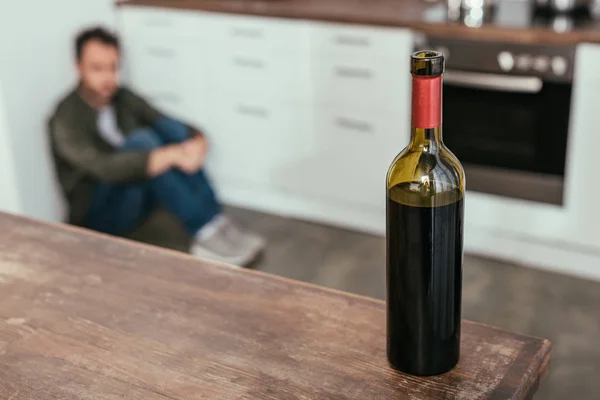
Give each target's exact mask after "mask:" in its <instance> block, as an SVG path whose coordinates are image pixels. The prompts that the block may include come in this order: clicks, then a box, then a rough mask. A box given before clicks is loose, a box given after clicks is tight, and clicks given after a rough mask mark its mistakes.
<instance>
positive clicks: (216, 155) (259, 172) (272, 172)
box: [208, 96, 306, 189]
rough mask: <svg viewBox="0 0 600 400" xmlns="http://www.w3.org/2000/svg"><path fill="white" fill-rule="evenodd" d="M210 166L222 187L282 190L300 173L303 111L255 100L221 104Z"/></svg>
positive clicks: (231, 98)
mask: <svg viewBox="0 0 600 400" xmlns="http://www.w3.org/2000/svg"><path fill="white" fill-rule="evenodd" d="M214 105H215V115H214V118H215V119H214V121H215V122H214V129H213V131H212V134H211V137H210V142H211V153H210V155H209V159H208V166H209V169H210V172H211V174H213V175H214V176H215V177H216V179H219V180H220V181H221V182H220V184H233V185H240V186H245V187H256V188H257V189H258V188H261V187H262V188H282V187H285V186H286V185H287V184H288V181H289V180H290V179H292V178H293V176H294V174H295V169H296V168H298V167H299V164H298V163H297V161H296V157H295V152H296V151H298V147H299V146H298V142H299V138H301V137H302V135H303V134H304V132H306V127H305V126H304V124H305V120H304V118H303V115H304V113H303V110H302V109H301V108H299V107H291V106H289V105H286V104H284V103H277V102H270V101H266V100H261V99H257V98H252V97H242V96H238V97H235V96H218V97H217V98H215V102H214Z"/></svg>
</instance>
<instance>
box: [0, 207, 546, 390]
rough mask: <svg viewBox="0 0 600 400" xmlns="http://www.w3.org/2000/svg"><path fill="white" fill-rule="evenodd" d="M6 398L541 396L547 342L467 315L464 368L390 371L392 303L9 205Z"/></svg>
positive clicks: (0, 253)
mask: <svg viewBox="0 0 600 400" xmlns="http://www.w3.org/2000/svg"><path fill="white" fill-rule="evenodd" d="M0 225H1V226H2V230H1V231H0V285H1V286H2V290H1V291H0V338H1V340H0V350H1V351H0V365H1V368H0V398H2V399H13V400H26V399H44V400H53V399H62V400H75V399H92V398H94V399H100V398H102V399H108V398H111V399H112V398H115V399H116V398H127V399H144V400H154V399H156V400H159V399H172V400H179V399H180V400H184V399H185V400H192V399H279V400H284V399H300V398H301V399H320V400H327V399H338V400H343V399H348V400H350V399H352V400H358V399H378V400H386V399H390V400H391V399H394V400H396V399H409V398H410V399H414V400H424V399H428V400H438V399H439V400H441V399H494V400H495V399H497V400H500V399H502V400H505V399H531V398H532V396H533V394H534V393H535V392H536V390H537V388H538V385H539V383H540V380H541V379H542V377H543V376H544V375H545V373H546V371H547V368H548V362H549V359H550V347H551V346H550V342H548V341H547V340H544V339H537V338H532V337H528V336H524V335H518V334H513V333H510V332H507V331H503V330H500V329H496V328H493V327H490V326H487V325H481V324H477V323H473V322H468V321H463V329H462V338H461V349H462V355H461V360H460V363H459V365H458V366H457V367H456V368H455V369H454V370H452V371H451V372H449V373H447V374H444V375H440V376H436V377H429V378H426V377H415V376H408V375H405V374H402V373H399V372H396V371H394V370H392V369H391V368H390V367H389V366H388V364H387V361H386V356H385V304H384V303H383V302H381V301H378V300H374V299H370V298H366V297H361V296H356V295H352V294H348V293H343V292H338V291H333V290H329V289H326V288H322V287H317V286H313V285H309V284H305V283H301V282H297V281H292V280H288V279H284V278H280V277H277V276H273V275H268V274H265V273H261V272H256V271H249V270H243V269H238V268H234V267H230V266H226V265H218V264H214V263H210V262H207V261H201V260H198V259H195V258H193V257H191V256H188V255H186V254H184V253H178V252H174V251H169V250H163V249H159V248H156V247H152V246H148V245H142V244H139V243H135V242H131V241H127V240H123V239H118V238H112V237H109V236H106V235H100V234H96V233H92V232H90V231H86V230H83V229H80V228H75V227H70V226H66V225H57V224H50V223H45V222H39V221H35V220H31V219H27V218H22V217H17V216H13V215H9V214H3V213H0Z"/></svg>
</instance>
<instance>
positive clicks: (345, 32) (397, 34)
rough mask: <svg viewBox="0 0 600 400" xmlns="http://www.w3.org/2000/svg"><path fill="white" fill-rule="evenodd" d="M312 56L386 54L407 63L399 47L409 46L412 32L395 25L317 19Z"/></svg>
mask: <svg viewBox="0 0 600 400" xmlns="http://www.w3.org/2000/svg"><path fill="white" fill-rule="evenodd" d="M311 43H312V52H313V56H314V57H315V58H326V59H327V58H331V57H334V58H335V57H343V58H350V59H353V58H357V59H361V58H366V59H368V58H388V59H396V60H398V61H400V62H405V63H406V64H408V63H409V60H408V55H407V54H404V53H403V52H399V51H398V49H407V48H412V34H411V33H410V31H409V30H405V29H398V28H371V27H361V26H352V25H338V24H327V23H319V24H316V25H315V26H314V28H313V29H312V30H311Z"/></svg>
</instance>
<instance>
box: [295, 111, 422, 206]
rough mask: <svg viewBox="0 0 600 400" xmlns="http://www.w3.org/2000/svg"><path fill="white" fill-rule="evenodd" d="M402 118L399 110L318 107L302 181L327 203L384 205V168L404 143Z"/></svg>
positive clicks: (406, 134) (405, 131)
mask: <svg viewBox="0 0 600 400" xmlns="http://www.w3.org/2000/svg"><path fill="white" fill-rule="evenodd" d="M406 120H407V117H406V114H405V113H403V112H399V113H398V114H391V113H385V112H374V111H369V110H364V109H360V108H352V107H334V108H322V109H320V110H319V111H317V112H316V113H315V124H314V131H315V136H314V142H313V143H312V148H313V149H314V150H315V151H314V154H315V155H314V158H313V160H312V162H310V163H307V165H306V168H307V169H306V172H305V174H304V178H302V179H303V181H301V182H300V184H301V185H302V186H303V187H304V190H305V191H310V192H312V193H311V194H312V195H313V196H315V197H318V198H321V199H323V200H326V201H336V202H341V203H345V204H353V205H355V206H371V207H383V206H384V204H385V203H384V202H385V196H384V193H385V190H384V189H385V176H386V173H387V169H388V167H389V165H390V164H391V162H392V160H393V159H394V157H395V156H396V155H397V154H398V153H399V152H400V151H401V150H402V149H403V148H404V147H406V145H407V144H408V138H409V136H410V134H409V129H410V128H409V126H408V124H407V121H406Z"/></svg>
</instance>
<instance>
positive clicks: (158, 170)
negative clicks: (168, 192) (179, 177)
mask: <svg viewBox="0 0 600 400" xmlns="http://www.w3.org/2000/svg"><path fill="white" fill-rule="evenodd" d="M182 155H183V148H182V147H181V145H171V146H164V147H161V148H158V149H156V150H154V151H152V152H151V153H150V157H149V158H148V176H151V177H155V176H158V175H160V174H162V173H164V172H166V171H168V170H170V169H171V168H173V167H174V166H176V165H178V164H177V163H178V161H179V159H181V158H182Z"/></svg>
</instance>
